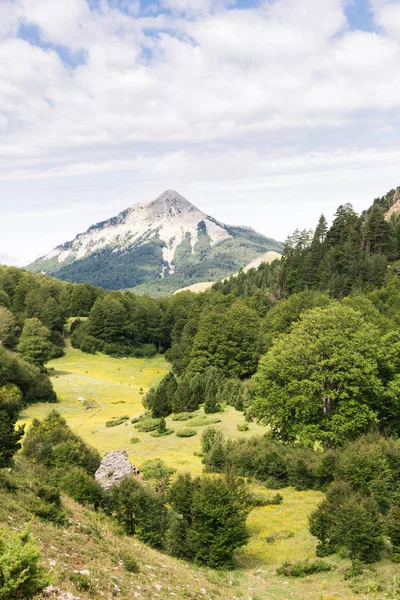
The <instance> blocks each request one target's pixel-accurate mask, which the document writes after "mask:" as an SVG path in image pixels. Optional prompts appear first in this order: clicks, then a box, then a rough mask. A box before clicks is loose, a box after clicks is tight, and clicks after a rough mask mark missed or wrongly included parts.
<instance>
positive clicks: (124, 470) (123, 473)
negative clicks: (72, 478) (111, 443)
mask: <svg viewBox="0 0 400 600" xmlns="http://www.w3.org/2000/svg"><path fill="white" fill-rule="evenodd" d="M136 473H137V469H136V467H134V466H133V465H131V463H130V462H129V460H128V458H127V455H126V454H125V452H121V451H120V450H115V451H114V452H110V453H109V454H106V456H105V457H104V458H103V460H102V461H101V463H100V466H99V468H98V469H97V471H96V473H95V478H96V481H98V482H99V484H100V485H101V487H102V488H103V489H105V490H107V489H109V488H110V487H112V486H113V485H115V484H116V483H119V482H120V481H121V479H123V477H127V476H129V475H136Z"/></svg>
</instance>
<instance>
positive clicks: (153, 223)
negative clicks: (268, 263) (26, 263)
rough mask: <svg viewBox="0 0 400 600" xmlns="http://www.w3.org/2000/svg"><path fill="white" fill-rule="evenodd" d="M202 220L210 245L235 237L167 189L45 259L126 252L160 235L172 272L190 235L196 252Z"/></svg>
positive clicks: (74, 258) (79, 237)
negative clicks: (177, 252)
mask: <svg viewBox="0 0 400 600" xmlns="http://www.w3.org/2000/svg"><path fill="white" fill-rule="evenodd" d="M201 222H204V225H205V228H206V231H207V234H208V236H209V238H210V244H211V246H214V245H215V244H217V243H218V242H221V241H222V240H225V239H227V238H230V237H232V236H231V235H230V234H229V233H228V231H227V230H226V229H225V227H224V226H223V225H222V224H220V223H218V222H217V221H214V220H211V219H210V218H209V217H208V216H207V215H206V214H205V213H203V212H202V211H201V210H199V209H198V208H196V207H195V206H194V205H193V204H191V203H190V202H189V201H188V200H186V198H184V197H183V196H181V195H180V194H179V193H178V192H176V191H175V190H167V191H165V192H164V193H162V194H161V195H160V196H158V197H157V198H155V199H154V200H150V201H148V202H143V203H139V204H134V205H133V206H131V207H130V208H128V209H127V210H124V211H123V212H122V213H120V214H119V215H118V216H117V217H114V218H112V219H109V220H108V221H104V222H102V223H98V224H97V225H94V226H93V227H90V228H89V229H88V230H87V231H86V232H85V233H81V234H79V235H78V236H77V237H76V238H75V240H74V241H73V242H69V243H67V244H64V245H63V246H58V247H57V248H55V250H53V251H52V252H50V253H49V254H47V255H46V256H45V257H44V259H43V260H44V261H47V260H51V259H54V258H56V259H57V261H58V262H59V263H60V264H62V263H65V261H67V260H68V259H72V260H79V259H82V258H85V257H87V256H89V255H91V254H94V253H96V252H100V251H102V250H104V249H106V248H109V249H112V250H113V251H115V252H121V251H122V252H123V251H124V250H128V249H129V248H132V247H133V246H136V245H141V244H143V243H146V242H149V241H150V240H154V239H159V240H162V241H163V242H165V247H164V248H163V259H164V262H165V263H167V264H168V267H167V269H168V271H169V273H173V272H174V266H173V264H172V263H173V260H174V256H175V252H176V250H177V248H178V246H179V245H180V244H181V243H182V242H183V241H184V240H185V239H188V238H189V240H190V244H191V248H192V252H194V247H195V244H196V242H197V240H198V235H199V227H198V226H199V223H201ZM163 274H165V269H163Z"/></svg>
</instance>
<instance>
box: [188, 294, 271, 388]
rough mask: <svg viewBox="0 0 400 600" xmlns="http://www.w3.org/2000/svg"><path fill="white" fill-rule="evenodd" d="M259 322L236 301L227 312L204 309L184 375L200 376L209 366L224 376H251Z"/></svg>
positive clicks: (253, 314) (250, 311) (252, 312)
mask: <svg viewBox="0 0 400 600" xmlns="http://www.w3.org/2000/svg"><path fill="white" fill-rule="evenodd" d="M259 325H260V319H259V317H258V315H257V312H256V311H255V310H253V309H251V308H249V307H248V306H247V305H246V304H245V303H244V302H243V300H241V299H239V300H237V301H236V302H234V304H233V305H232V306H231V307H230V308H229V309H228V310H227V311H221V310H218V309H217V308H214V307H213V308H212V310H206V311H205V312H204V313H203V314H202V316H201V319H200V322H199V327H198V331H197V333H196V336H195V338H194V341H193V349H192V351H191V360H190V363H189V365H188V369H187V372H188V374H190V375H194V374H195V373H201V372H203V371H204V370H206V369H207V368H209V367H214V368H216V369H218V370H219V371H220V372H221V373H222V374H223V375H225V376H226V377H230V376H233V375H237V376H238V377H241V378H245V377H249V376H250V375H252V374H253V373H254V372H255V370H256V368H257V363H258V359H259V356H260V354H259V352H260V337H259Z"/></svg>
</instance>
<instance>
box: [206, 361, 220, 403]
mask: <svg viewBox="0 0 400 600" xmlns="http://www.w3.org/2000/svg"><path fill="white" fill-rule="evenodd" d="M204 377H205V389H206V393H205V399H204V412H205V413H216V412H219V411H220V410H221V406H220V404H219V401H218V398H219V392H220V388H221V385H222V376H221V374H220V372H219V371H217V369H214V367H209V368H208V369H207V370H206V372H205V374H204Z"/></svg>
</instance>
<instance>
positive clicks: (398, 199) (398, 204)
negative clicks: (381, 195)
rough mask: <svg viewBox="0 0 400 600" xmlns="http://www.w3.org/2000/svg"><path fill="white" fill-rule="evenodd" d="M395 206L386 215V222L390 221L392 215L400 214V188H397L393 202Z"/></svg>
mask: <svg viewBox="0 0 400 600" xmlns="http://www.w3.org/2000/svg"><path fill="white" fill-rule="evenodd" d="M392 202H393V204H392V206H391V207H390V208H389V210H388V211H387V213H386V214H385V220H386V221H390V219H391V217H392V215H398V214H399V213H400V188H397V189H396V191H395V194H394V196H393V200H392Z"/></svg>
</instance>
